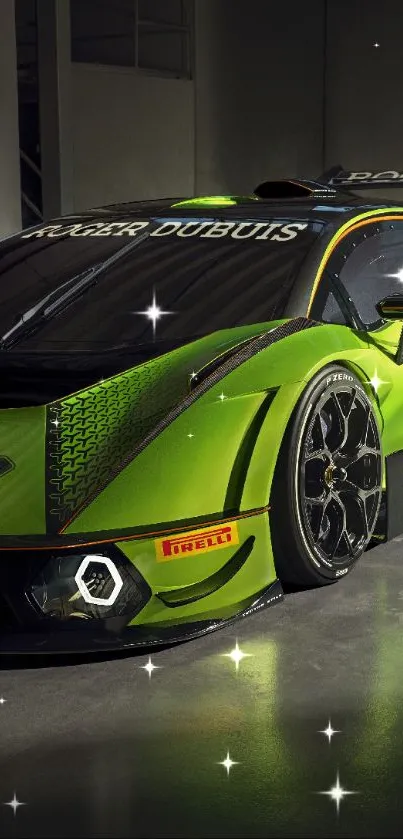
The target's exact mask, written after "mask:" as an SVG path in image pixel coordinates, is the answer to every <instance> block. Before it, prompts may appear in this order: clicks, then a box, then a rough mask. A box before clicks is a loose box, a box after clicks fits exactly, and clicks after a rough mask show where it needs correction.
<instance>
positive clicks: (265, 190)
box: [254, 180, 336, 200]
mask: <svg viewBox="0 0 403 839" xmlns="http://www.w3.org/2000/svg"><path fill="white" fill-rule="evenodd" d="M335 192H336V190H335V189H332V188H331V187H328V186H326V185H325V184H321V183H317V182H316V181H300V180H298V181H293V180H284V181H264V182H263V183H261V184H259V186H257V187H256V189H255V191H254V194H255V195H257V197H258V198H262V199H263V200H265V199H266V200H270V199H276V198H277V199H278V198H280V199H287V198H312V197H315V196H319V195H323V194H324V193H325V194H326V195H327V196H329V195H334V194H335Z"/></svg>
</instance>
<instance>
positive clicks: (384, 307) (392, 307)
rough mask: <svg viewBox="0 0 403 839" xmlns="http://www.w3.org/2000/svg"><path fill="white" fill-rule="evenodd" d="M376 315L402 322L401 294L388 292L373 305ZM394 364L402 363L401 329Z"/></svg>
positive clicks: (402, 342)
mask: <svg viewBox="0 0 403 839" xmlns="http://www.w3.org/2000/svg"><path fill="white" fill-rule="evenodd" d="M375 308H376V311H377V312H378V315H379V316H380V317H381V318H382V319H383V320H391V321H393V320H401V321H402V323H403V294H390V295H389V297H384V298H383V300H380V301H379V303H377V304H376V306H375ZM395 361H396V364H399V365H400V364H403V329H402V331H401V334H400V339H399V344H398V347H397V352H396V356H395Z"/></svg>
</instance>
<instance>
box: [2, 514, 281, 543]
mask: <svg viewBox="0 0 403 839" xmlns="http://www.w3.org/2000/svg"><path fill="white" fill-rule="evenodd" d="M269 510H270V506H269V505H268V504H267V505H266V506H265V507H257V508H256V510H247V511H246V512H245V513H239V514H238V515H237V516H227V517H226V518H223V519H218V520H217V521H215V522H211V521H206V522H201V523H200V524H197V525H194V524H187V525H179V526H178V527H171V528H169V529H166V530H149V531H147V532H146V533H136V534H133V535H131V536H118V537H117V538H110V539H94V540H92V541H90V542H74V541H73V542H71V543H69V544H66V545H65V544H63V545H43V546H40V547H32V548H31V547H29V548H25V547H22V546H20V547H16V548H7V547H2V546H0V552H1V551H59V550H60V551H63V550H68V549H69V548H86V547H88V546H89V545H107V544H109V545H110V544H117V543H118V542H134V541H138V540H139V539H152V538H154V537H155V536H157V537H159V536H165V535H167V534H169V533H183V532H184V531H188V530H189V531H191V532H193V531H194V532H197V531H198V530H201V529H202V528H203V527H213V526H214V527H218V526H219V525H220V524H225V523H226V522H229V521H238V520H239V519H249V518H252V517H253V516H260V515H261V514H262V513H268V512H269ZM44 535H45V536H46V534H44ZM0 539H1V536H0Z"/></svg>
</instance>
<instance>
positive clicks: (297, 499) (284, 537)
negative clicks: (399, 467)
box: [272, 365, 382, 585]
mask: <svg viewBox="0 0 403 839" xmlns="http://www.w3.org/2000/svg"><path fill="white" fill-rule="evenodd" d="M381 495H382V452H381V439H380V433H379V430H378V424H377V420H376V416H375V413H374V410H373V407H372V405H371V402H370V400H369V399H368V396H367V394H366V393H365V390H364V388H363V386H362V384H361V382H360V381H359V379H358V378H357V377H356V376H354V374H353V373H351V372H350V371H349V370H347V369H346V368H343V367H341V366H338V365H332V366H331V367H327V368H325V369H324V370H323V371H321V373H320V374H319V375H318V376H316V377H315V379H314V380H313V381H312V382H311V384H310V385H309V386H308V388H307V389H306V391H305V393H304V394H303V396H302V398H301V400H300V403H299V405H298V406H297V409H296V412H295V415H294V418H293V421H292V422H291V424H290V427H289V429H288V430H287V433H286V437H285V439H284V443H283V446H282V450H281V453H280V457H279V462H278V466H277V470H276V476H275V480H274V483H273V492H272V529H273V545H274V552H275V562H276V567H277V572H278V574H279V577H280V579H281V580H282V581H284V582H291V583H297V584H302V585H304V584H307V585H318V584H324V583H328V582H332V581H333V580H336V579H337V578H338V577H340V576H343V575H344V574H347V573H348V571H350V569H351V568H352V567H353V565H354V564H355V562H356V561H357V559H358V558H359V557H360V556H361V555H362V553H363V552H364V550H365V549H366V547H367V545H368V543H369V541H370V539H371V536H372V534H373V531H374V529H375V525H376V521H377V517H378V512H379V506H380V502H381Z"/></svg>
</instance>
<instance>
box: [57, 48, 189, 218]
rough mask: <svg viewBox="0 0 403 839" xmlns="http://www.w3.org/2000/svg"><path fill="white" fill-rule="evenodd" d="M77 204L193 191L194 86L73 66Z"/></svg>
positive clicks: (134, 73)
mask: <svg viewBox="0 0 403 839" xmlns="http://www.w3.org/2000/svg"><path fill="white" fill-rule="evenodd" d="M71 69H72V114H73V131H74V137H73V143H74V153H73V160H74V207H75V209H82V208H85V207H89V206H96V205H99V204H103V203H106V202H108V203H112V202H114V201H116V202H119V201H130V200H141V199H143V198H156V197H158V196H161V195H165V196H176V195H187V194H192V193H193V189H194V89H193V82H191V81H189V80H186V79H172V78H164V77H161V76H152V75H147V74H143V73H141V72H138V71H136V70H133V69H131V68H123V67H122V68H120V67H107V66H100V65H90V64H72V65H71Z"/></svg>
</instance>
